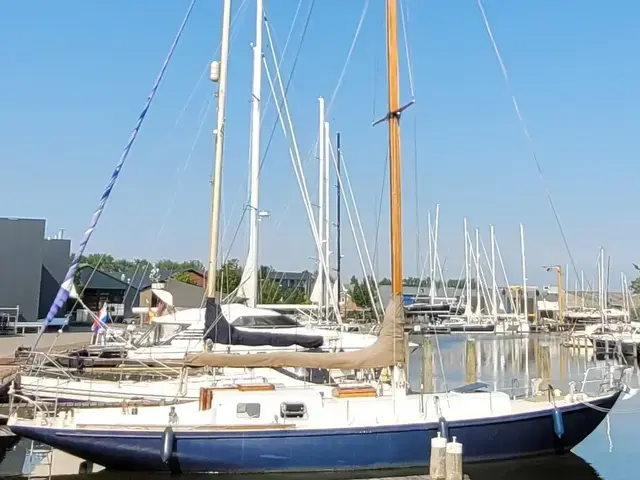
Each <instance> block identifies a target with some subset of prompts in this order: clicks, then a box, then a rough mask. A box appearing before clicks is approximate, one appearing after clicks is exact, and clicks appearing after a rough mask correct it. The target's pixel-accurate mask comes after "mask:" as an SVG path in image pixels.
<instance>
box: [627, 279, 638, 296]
mask: <svg viewBox="0 0 640 480" xmlns="http://www.w3.org/2000/svg"><path fill="white" fill-rule="evenodd" d="M629 288H630V289H631V291H632V292H633V293H640V277H638V278H636V279H635V280H634V281H632V282H631V284H630V285H629Z"/></svg>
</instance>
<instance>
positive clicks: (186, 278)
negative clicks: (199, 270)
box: [171, 272, 198, 285]
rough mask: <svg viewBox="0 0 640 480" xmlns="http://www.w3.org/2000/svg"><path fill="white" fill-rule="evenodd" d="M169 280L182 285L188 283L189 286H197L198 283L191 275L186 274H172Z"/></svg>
mask: <svg viewBox="0 0 640 480" xmlns="http://www.w3.org/2000/svg"><path fill="white" fill-rule="evenodd" d="M171 278H173V279H175V280H177V281H179V282H182V283H188V284H189V285H198V282H197V281H195V280H194V279H193V278H191V275H189V274H188V273H187V272H178V273H174V274H173V275H171Z"/></svg>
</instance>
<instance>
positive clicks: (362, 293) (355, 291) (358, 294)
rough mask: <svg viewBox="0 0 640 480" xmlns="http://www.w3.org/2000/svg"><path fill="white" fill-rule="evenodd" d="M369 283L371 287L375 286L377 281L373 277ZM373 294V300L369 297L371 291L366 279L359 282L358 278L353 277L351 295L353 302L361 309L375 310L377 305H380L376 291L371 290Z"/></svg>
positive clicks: (350, 286) (350, 288)
mask: <svg viewBox="0 0 640 480" xmlns="http://www.w3.org/2000/svg"><path fill="white" fill-rule="evenodd" d="M369 283H370V284H371V285H375V281H374V279H373V277H369ZM371 293H372V294H373V298H371V295H369V289H368V288H367V283H366V280H365V279H362V281H358V279H357V278H356V277H351V284H350V285H349V294H350V295H351V300H353V302H354V303H355V304H356V305H357V306H358V307H360V308H367V309H370V310H371V309H374V308H375V305H377V304H378V298H377V295H376V291H375V289H373V288H372V289H371Z"/></svg>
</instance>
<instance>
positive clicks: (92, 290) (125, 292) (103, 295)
mask: <svg viewBox="0 0 640 480" xmlns="http://www.w3.org/2000/svg"><path fill="white" fill-rule="evenodd" d="M75 285H76V290H77V291H78V294H79V295H80V298H81V299H82V303H83V304H84V306H85V307H86V308H87V309H89V310H90V311H92V312H94V313H97V312H98V311H99V310H100V308H101V307H102V304H103V303H105V302H106V303H108V304H109V306H110V307H111V309H110V313H111V316H112V318H114V319H117V318H118V317H124V316H127V315H130V314H131V307H132V306H133V302H134V292H133V291H132V290H131V288H130V284H129V283H127V282H126V281H125V280H124V279H122V278H118V275H117V274H114V275H112V274H109V273H105V272H103V271H101V270H96V269H95V268H94V267H93V266H91V265H87V264H81V265H80V266H79V267H78V270H77V272H76V277H75ZM73 306H74V305H73V304H71V305H69V307H70V308H71V307H73ZM82 308H83V306H82V305H76V308H75V310H76V311H81V310H82ZM76 321H79V322H83V321H90V319H89V318H88V317H87V315H85V314H83V315H76Z"/></svg>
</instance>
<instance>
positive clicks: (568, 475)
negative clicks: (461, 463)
mask: <svg viewBox="0 0 640 480" xmlns="http://www.w3.org/2000/svg"><path fill="white" fill-rule="evenodd" d="M465 474H467V475H468V476H469V478H470V479H471V480H515V479H517V480H540V479H541V478H544V479H545V480H567V479H573V480H602V477H600V476H599V475H598V473H597V472H596V470H595V469H594V468H593V467H592V466H591V465H589V464H588V463H587V462H586V461H584V460H583V459H582V458H580V457H578V456H577V455H574V454H567V455H560V456H557V455H554V456H545V457H538V458H531V459H526V460H519V461H517V462H515V461H509V462H500V463H485V464H479V465H471V466H467V467H465ZM416 476H418V477H416ZM402 477H410V478H411V480H417V478H420V477H422V478H426V475H425V472H424V471H423V470H417V469H412V470H387V471H378V472H367V473H361V474H359V475H356V474H353V473H351V474H335V473H319V474H318V473H315V474H286V475H283V474H278V475H275V474H273V475H272V474H256V475H242V476H239V475H235V476H234V475H215V478H216V479H232V478H233V479H235V480H237V479H238V478H242V479H243V480H250V479H256V480H258V479H260V480H265V479H272V480H312V479H313V480H351V479H369V478H384V479H385V480H386V479H387V478H398V480H399V479H401V478H402ZM54 478H56V477H54ZM60 478H62V477H60ZM164 478H166V479H167V480H168V479H169V478H171V479H172V480H173V479H180V480H196V479H204V478H212V475H211V474H201V475H169V474H166V475H162V474H155V473H154V474H152V473H127V472H112V471H111V472H107V471H103V472H99V473H96V474H92V475H72V476H65V477H64V479H66V480H72V479H73V480H80V479H88V480H99V479H104V480H107V479H110V480H152V479H164ZM407 480H409V479H407Z"/></svg>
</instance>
